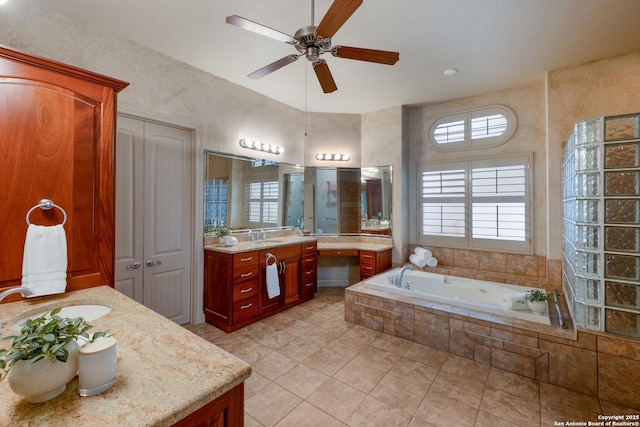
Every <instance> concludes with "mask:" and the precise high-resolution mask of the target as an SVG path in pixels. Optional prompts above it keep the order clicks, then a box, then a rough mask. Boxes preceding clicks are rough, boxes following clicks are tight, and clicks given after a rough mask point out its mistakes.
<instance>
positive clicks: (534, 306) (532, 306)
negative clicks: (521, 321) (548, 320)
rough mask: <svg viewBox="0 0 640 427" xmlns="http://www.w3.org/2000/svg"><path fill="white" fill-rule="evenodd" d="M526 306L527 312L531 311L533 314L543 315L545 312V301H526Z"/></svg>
mask: <svg viewBox="0 0 640 427" xmlns="http://www.w3.org/2000/svg"><path fill="white" fill-rule="evenodd" d="M527 306H528V307H529V310H531V311H533V312H534V313H535V314H543V313H544V312H545V311H547V302H546V301H527Z"/></svg>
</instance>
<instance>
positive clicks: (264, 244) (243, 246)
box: [204, 235, 318, 254]
mask: <svg viewBox="0 0 640 427" xmlns="http://www.w3.org/2000/svg"><path fill="white" fill-rule="evenodd" d="M316 240H318V239H317V238H316V237H315V236H300V235H296V236H281V237H275V238H271V239H267V240H257V241H253V242H244V241H243V242H238V244H237V245H235V246H225V245H224V244H220V243H216V244H213V245H205V246H204V249H205V250H208V251H217V252H224V253H227V254H235V253H239V252H248V251H257V250H261V249H268V248H275V247H278V246H286V245H293V244H296V243H305V242H315V241H316Z"/></svg>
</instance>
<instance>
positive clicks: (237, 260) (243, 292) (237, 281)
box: [204, 242, 317, 332]
mask: <svg viewBox="0 0 640 427" xmlns="http://www.w3.org/2000/svg"><path fill="white" fill-rule="evenodd" d="M267 254H271V255H273V256H274V257H275V259H276V266H277V267H276V268H277V269H278V282H279V285H280V295H278V296H277V297H274V298H269V295H268V294H267V281H266V264H267ZM271 263H272V261H271V260H270V261H269V264H271ZM316 271H317V244H316V242H310V243H302V244H292V245H282V246H275V247H272V248H268V249H261V250H254V251H247V252H239V253H235V254H229V253H225V252H218V251H216V250H205V256H204V313H205V320H206V322H207V323H209V324H211V325H214V326H216V327H218V328H219V329H222V330H223V331H226V332H231V331H234V330H236V329H239V328H241V327H243V326H246V325H248V324H250V323H253V322H255V321H257V320H260V319H263V318H265V317H268V316H270V315H272V314H275V313H278V312H279V311H282V310H285V309H287V308H289V307H292V306H294V305H296V304H299V303H301V302H303V301H307V300H309V299H311V298H313V296H314V293H315V291H316V277H317V273H316ZM305 278H306V282H305V281H303V279H305ZM307 285H308V286H307Z"/></svg>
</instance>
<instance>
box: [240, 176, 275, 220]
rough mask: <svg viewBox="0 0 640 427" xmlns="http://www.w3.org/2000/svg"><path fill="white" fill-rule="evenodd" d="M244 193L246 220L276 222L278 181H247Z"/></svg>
mask: <svg viewBox="0 0 640 427" xmlns="http://www.w3.org/2000/svg"><path fill="white" fill-rule="evenodd" d="M246 195H247V196H246V200H247V202H246V206H245V219H246V221H248V222H256V223H258V222H259V223H268V224H277V223H278V181H264V182H262V181H259V182H249V183H247V185H246Z"/></svg>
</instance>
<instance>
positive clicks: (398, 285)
mask: <svg viewBox="0 0 640 427" xmlns="http://www.w3.org/2000/svg"><path fill="white" fill-rule="evenodd" d="M407 270H411V271H413V267H412V266H410V265H405V266H404V267H402V268H401V269H400V272H399V273H398V275H397V276H396V282H395V283H394V285H395V287H396V288H401V287H402V276H403V275H404V272H405V271H407Z"/></svg>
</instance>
